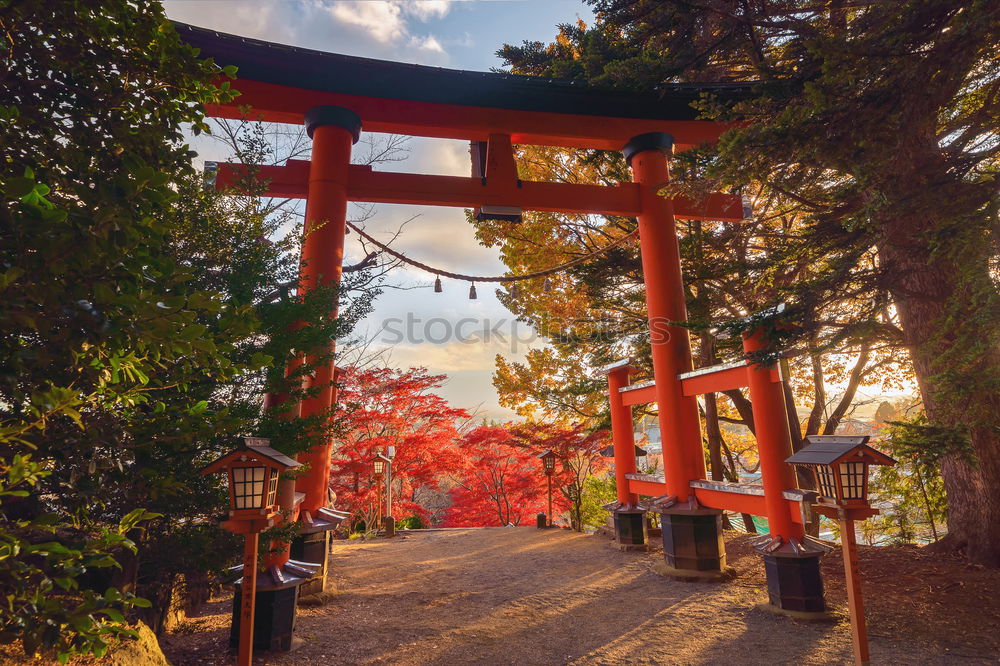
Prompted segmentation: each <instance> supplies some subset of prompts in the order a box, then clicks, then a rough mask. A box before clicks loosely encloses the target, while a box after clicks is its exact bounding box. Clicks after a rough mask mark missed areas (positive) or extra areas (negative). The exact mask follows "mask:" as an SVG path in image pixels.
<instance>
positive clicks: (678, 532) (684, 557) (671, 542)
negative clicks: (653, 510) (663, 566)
mask: <svg viewBox="0 0 1000 666" xmlns="http://www.w3.org/2000/svg"><path fill="white" fill-rule="evenodd" d="M660 526H661V529H662V530H663V559H664V560H666V563H667V566H668V567H669V568H670V569H672V570H673V571H674V572H676V575H683V573H684V572H694V573H695V574H697V573H698V572H721V571H724V570H725V568H726V546H725V543H724V542H723V541H722V512H721V511H719V510H718V509H674V510H671V509H664V510H662V511H661V516H660Z"/></svg>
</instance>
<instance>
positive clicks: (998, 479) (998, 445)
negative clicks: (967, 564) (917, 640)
mask: <svg viewBox="0 0 1000 666" xmlns="http://www.w3.org/2000/svg"><path fill="white" fill-rule="evenodd" d="M942 205H945V204H944V203H942ZM931 222H932V221H928V220H920V221H914V220H913V219H912V218H907V219H901V220H896V221H889V222H887V223H886V224H885V231H884V232H883V236H882V238H881V240H880V242H879V254H880V260H881V261H882V262H883V264H884V267H885V269H886V270H887V271H888V274H889V275H890V276H891V278H892V283H891V285H890V293H891V294H892V297H893V299H894V302H895V305H896V310H897V312H898V314H899V320H900V324H901V327H902V329H903V332H904V335H905V344H906V345H907V346H908V347H909V349H910V355H911V358H912V361H913V369H914V374H915V375H916V379H917V384H918V386H919V388H920V394H921V397H922V398H923V401H924V407H925V409H926V411H927V415H928V417H929V419H930V420H931V421H932V422H936V423H941V424H945V425H951V426H961V425H966V422H965V418H964V414H973V415H976V416H975V418H976V421H975V422H974V423H973V424H972V427H971V428H970V429H969V431H970V432H969V434H970V438H971V441H972V446H973V449H974V451H975V454H976V457H977V465H976V466H975V467H973V466H971V465H969V464H967V463H965V462H963V461H962V460H961V459H959V458H957V457H955V456H949V457H947V458H945V459H944V460H943V461H942V464H941V472H942V476H943V477H944V486H945V491H946V493H947V496H948V535H947V536H946V537H945V538H944V539H942V541H941V543H942V544H946V545H947V546H948V547H952V548H957V549H962V548H964V549H966V552H967V555H968V557H969V559H971V560H973V561H975V562H979V563H982V564H986V565H989V566H995V567H998V566H1000V395H997V394H996V392H988V391H983V392H972V391H970V392H968V393H966V394H963V396H962V397H963V403H964V404H963V408H962V409H956V408H955V406H954V405H951V404H944V402H945V401H942V400H941V399H940V396H941V395H942V394H943V393H944V392H945V391H954V388H953V386H952V387H949V386H948V385H947V384H946V382H947V381H948V380H947V379H946V378H944V377H943V376H942V373H943V372H944V371H946V370H950V368H945V367H941V365H942V364H941V363H940V362H939V359H940V357H941V356H942V355H945V354H946V353H948V352H949V351H952V352H953V351H954V349H953V346H954V345H955V344H956V339H957V338H960V337H962V338H964V339H965V340H966V341H968V340H969V339H971V338H972V337H973V336H970V335H968V333H970V332H969V331H963V330H962V327H963V326H969V325H970V322H975V321H977V316H976V315H977V314H979V313H978V312H976V311H975V309H974V308H975V304H973V303H969V304H967V305H966V310H967V312H965V313H956V312H955V311H954V308H953V309H952V311H950V312H949V311H948V310H947V309H946V307H947V305H948V304H949V303H950V304H952V306H954V304H955V301H956V296H958V297H959V298H961V296H960V295H957V294H956V285H958V284H960V283H961V282H962V280H963V279H968V278H969V274H970V270H969V268H970V267H969V266H962V267H959V266H957V265H955V264H954V263H952V262H948V261H947V260H941V259H938V258H937V257H935V256H933V255H932V252H931V250H930V249H929V248H928V247H927V245H928V243H927V241H926V236H927V235H928V234H929V233H930V232H931V231H932V229H933V226H932V224H931ZM970 261H975V259H974V258H971V257H970ZM963 269H964V270H963ZM985 270H986V267H985V266H983V272H984V277H983V279H986V280H988V279H989V278H988V275H987V274H985ZM971 333H973V334H975V331H972V332H971ZM963 334H964V335H963ZM981 353H982V358H981V359H979V362H977V363H967V364H965V366H964V367H963V368H961V369H959V370H958V371H959V372H963V371H964V372H974V371H976V370H974V369H975V368H978V371H979V372H983V373H990V374H991V375H992V376H993V377H995V376H996V373H998V372H1000V359H998V358H997V355H998V350H996V349H987V350H984V351H982V352H981ZM947 402H950V400H948V401H947ZM990 414H992V415H993V416H992V418H993V423H989V421H988V418H989V417H988V416H984V415H990Z"/></svg>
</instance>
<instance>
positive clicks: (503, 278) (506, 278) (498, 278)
mask: <svg viewBox="0 0 1000 666" xmlns="http://www.w3.org/2000/svg"><path fill="white" fill-rule="evenodd" d="M347 226H349V227H350V228H351V229H353V230H354V231H355V232H357V234H358V235H359V236H361V237H362V238H364V239H365V240H367V241H368V242H370V243H371V244H372V245H374V246H376V247H377V248H379V249H380V250H382V251H383V252H385V253H387V254H391V255H392V256H394V257H396V258H397V259H399V260H400V261H402V262H403V263H406V264H409V265H411V266H416V267H417V268H419V269H421V270H424V271H427V272H428V273H433V274H434V275H438V276H444V277H448V278H452V279H455V280H464V281H466V282H520V281H521V280H531V279H533V278H538V277H545V276H546V275H553V274H554V273H558V272H560V271H564V270H566V269H567V268H572V267H573V266H577V265H579V264H582V263H583V262H585V261H587V260H588V259H591V258H592V257H596V256H597V255H599V254H603V253H604V252H607V251H609V250H613V249H614V248H616V247H618V246H619V245H622V244H624V243H625V241H627V240H629V239H631V238H634V237H635V236H636V235H638V233H639V230H638V229H635V230H634V231H632V232H629V233H628V234H626V235H624V236H622V237H621V238H619V239H618V240H616V241H614V242H612V243H609V244H608V245H605V246H604V247H602V248H598V249H597V250H594V251H593V252H588V253H587V254H585V255H583V256H582V257H577V258H576V259H573V260H572V261H567V262H566V263H564V264H559V265H558V266H553V267H552V268H546V269H545V270H542V271H535V272H533V273H525V274H524V275H493V276H476V275H465V274H463V273H452V272H451V271H444V270H440V269H438V268H434V267H433V266H429V265H427V264H425V263H423V262H421V261H417V260H416V259H410V258H409V257H407V256H406V255H405V254H402V253H401V252H397V251H396V250H393V249H392V248H391V247H389V246H388V245H385V244H384V243H380V242H379V241H377V240H375V239H374V238H372V237H371V236H370V235H368V234H367V233H365V232H364V230H362V229H361V228H360V227H358V226H357V225H356V224H354V223H353V222H351V221H350V220H348V221H347Z"/></svg>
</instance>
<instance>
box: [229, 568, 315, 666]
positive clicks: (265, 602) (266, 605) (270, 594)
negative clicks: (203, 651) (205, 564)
mask: <svg viewBox="0 0 1000 666" xmlns="http://www.w3.org/2000/svg"><path fill="white" fill-rule="evenodd" d="M242 599H243V590H242V587H241V586H237V587H236V596H235V598H234V599H233V622H232V625H231V628H230V631H229V647H230V648H232V649H236V647H237V646H238V645H239V641H240V603H241V601H242ZM298 599H299V586H298V585H291V586H289V587H284V588H280V589H274V590H257V600H256V602H255V603H256V606H255V608H254V620H253V649H254V650H255V651H256V650H268V651H271V652H288V651H290V650H292V649H294V648H295V647H297V645H296V642H295V640H294V637H293V635H292V634H293V633H294V631H295V605H296V603H297V602H298Z"/></svg>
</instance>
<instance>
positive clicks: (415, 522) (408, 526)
mask: <svg viewBox="0 0 1000 666" xmlns="http://www.w3.org/2000/svg"><path fill="white" fill-rule="evenodd" d="M396 527H397V528H398V529H401V530H422V529H424V528H426V527H427V525H426V524H424V520H423V518H421V517H420V516H407V517H406V518H403V519H402V520H400V521H399V522H398V523H396Z"/></svg>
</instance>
